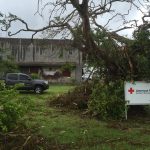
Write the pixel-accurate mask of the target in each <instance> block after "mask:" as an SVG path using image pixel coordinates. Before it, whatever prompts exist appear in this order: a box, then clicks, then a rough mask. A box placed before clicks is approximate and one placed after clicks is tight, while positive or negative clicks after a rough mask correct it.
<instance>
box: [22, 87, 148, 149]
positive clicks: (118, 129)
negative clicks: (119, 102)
mask: <svg viewBox="0 0 150 150" xmlns="http://www.w3.org/2000/svg"><path fill="white" fill-rule="evenodd" d="M71 89H73V86H67V85H59V86H50V88H49V90H48V91H46V92H44V93H43V94H42V95H35V94H33V93H28V94H26V95H27V96H29V97H30V98H31V99H32V102H33V103H34V107H33V109H32V111H30V112H29V113H28V114H27V115H26V116H25V117H24V118H23V121H24V123H25V124H26V126H27V128H29V129H32V130H34V131H35V132H36V133H37V134H40V135H41V136H43V137H45V138H47V139H48V141H51V143H53V144H54V145H55V147H56V148H57V149H64V150H67V149H68V150H74V149H77V150H150V120H149V119H147V120H144V121H143V120H141V119H140V118H139V120H136V119H134V118H132V119H131V118H129V120H128V121H122V122H120V121H112V120H111V121H101V120H96V119H94V118H88V117H84V116H82V115H81V114H79V112H76V111H67V110H65V109H60V108H55V107H52V106H51V107H50V106H49V105H48V103H47V101H50V100H51V98H52V97H53V96H57V95H59V94H63V93H65V92H67V91H68V90H71ZM22 95H24V94H22ZM56 148H55V149H56ZM40 149H42V148H40Z"/></svg>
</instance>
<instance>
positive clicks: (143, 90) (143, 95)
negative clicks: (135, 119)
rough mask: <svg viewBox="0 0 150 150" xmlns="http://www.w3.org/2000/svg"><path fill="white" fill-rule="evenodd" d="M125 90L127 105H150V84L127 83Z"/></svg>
mask: <svg viewBox="0 0 150 150" xmlns="http://www.w3.org/2000/svg"><path fill="white" fill-rule="evenodd" d="M124 89H125V100H126V101H127V105H150V83H147V82H139V81H136V82H134V83H131V82H125V85H124Z"/></svg>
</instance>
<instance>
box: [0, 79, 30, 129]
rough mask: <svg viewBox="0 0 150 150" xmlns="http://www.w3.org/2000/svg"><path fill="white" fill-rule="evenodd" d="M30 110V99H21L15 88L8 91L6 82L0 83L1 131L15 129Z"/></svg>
mask: <svg viewBox="0 0 150 150" xmlns="http://www.w3.org/2000/svg"><path fill="white" fill-rule="evenodd" d="M29 108H30V99H29V98H28V97H20V96H19V93H18V92H17V91H16V90H15V88H9V89H8V88H6V87H5V84H4V82H2V81H1V82H0V131H3V132H4V131H5V132H6V131H8V130H11V129H12V128H14V127H15V126H16V125H17V123H18V121H19V119H20V118H21V117H22V116H23V115H24V113H25V112H26V111H27V110H28V109H29Z"/></svg>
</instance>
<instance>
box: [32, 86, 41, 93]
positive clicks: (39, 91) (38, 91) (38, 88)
mask: <svg viewBox="0 0 150 150" xmlns="http://www.w3.org/2000/svg"><path fill="white" fill-rule="evenodd" d="M34 92H35V93H36V94H41V93H42V92H43V88H42V87H41V86H36V87H35V89H34Z"/></svg>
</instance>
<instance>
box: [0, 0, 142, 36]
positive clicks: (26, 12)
mask: <svg viewBox="0 0 150 150" xmlns="http://www.w3.org/2000/svg"><path fill="white" fill-rule="evenodd" d="M37 1H38V0H0V12H2V13H4V14H8V13H9V12H10V13H12V14H14V15H17V16H18V17H20V18H22V19H24V20H25V21H26V22H27V23H28V24H29V26H30V27H32V28H40V27H42V26H43V25H45V24H46V18H48V13H47V12H48V11H47V12H46V13H45V19H42V18H41V17H40V16H39V15H35V12H36V11H37ZM43 1H48V0H43ZM49 1H50V0H49ZM115 7H116V8H115V9H118V10H121V11H123V12H125V13H126V12H127V8H128V6H127V5H117V6H115ZM128 18H136V19H140V18H141V14H140V13H139V12H137V11H136V10H135V9H134V10H133V11H132V15H130V16H128ZM105 19H106V18H105V17H104V19H103V22H105ZM117 21H118V22H119V18H118V20H114V21H113V22H112V28H113V27H116V23H117ZM21 27H22V26H21V24H19V23H18V24H15V26H13V28H12V30H13V31H15V30H17V29H19V28H21ZM122 34H124V35H125V34H128V35H129V36H131V31H124V32H122ZM0 36H4V37H7V33H6V32H2V31H0ZM14 37H26V38H30V37H31V33H25V32H22V33H19V34H17V35H16V36H14ZM38 37H40V36H39V35H38Z"/></svg>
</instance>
